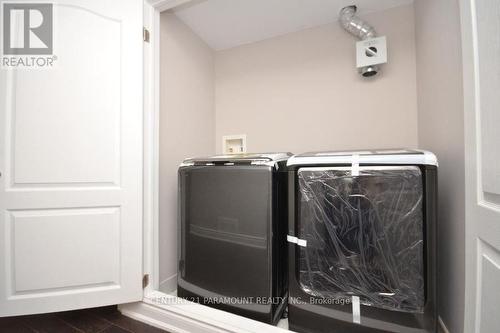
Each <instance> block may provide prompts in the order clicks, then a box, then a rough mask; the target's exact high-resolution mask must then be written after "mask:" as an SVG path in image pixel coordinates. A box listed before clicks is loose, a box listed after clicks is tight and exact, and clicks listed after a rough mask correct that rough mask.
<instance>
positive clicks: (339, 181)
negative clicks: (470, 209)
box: [297, 166, 425, 313]
mask: <svg viewBox="0 0 500 333" xmlns="http://www.w3.org/2000/svg"><path fill="white" fill-rule="evenodd" d="M298 181H299V189H300V195H299V197H298V201H299V202H298V204H299V222H298V223H299V230H298V235H297V236H298V237H299V238H300V239H304V240H306V241H307V247H300V248H299V250H298V251H299V265H298V266H299V282H300V285H301V288H302V289H303V290H304V291H305V292H306V293H308V294H310V295H312V296H316V297H322V298H333V299H342V298H343V299H350V298H351V297H352V296H359V298H360V302H361V304H363V305H369V306H374V307H379V308H384V309H389V310H395V311H404V312H417V313H421V312H423V307H424V303H425V294H424V288H425V286H424V241H423V239H424V230H423V224H424V223H423V182H422V174H421V171H420V169H419V168H418V167H416V166H385V167H384V166H380V167H359V175H358V176H356V175H352V170H351V168H350V167H330V168H301V169H300V170H299V172H298Z"/></svg>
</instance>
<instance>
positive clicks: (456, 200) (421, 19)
mask: <svg viewBox="0 0 500 333" xmlns="http://www.w3.org/2000/svg"><path fill="white" fill-rule="evenodd" d="M415 18H416V22H415V23H416V43H417V80H418V114H419V117H418V129H419V133H418V134H419V145H420V147H422V148H424V149H429V150H432V151H433V152H434V153H436V155H437V156H438V159H439V176H438V177H439V199H438V200H439V218H438V223H439V224H438V229H439V239H438V250H439V251H438V254H439V257H438V263H439V269H438V274H439V277H438V294H439V314H440V316H441V318H442V320H443V321H444V323H445V325H446V326H447V328H448V330H449V332H451V333H462V332H463V321H464V288H465V274H464V272H465V270H464V269H465V252H464V251H465V215H464V214H465V209H464V206H465V193H464V191H465V189H464V188H465V174H464V159H465V156H464V109H463V93H462V55H461V34H460V13H459V7H458V1H457V0H439V1H435V0H417V1H415Z"/></svg>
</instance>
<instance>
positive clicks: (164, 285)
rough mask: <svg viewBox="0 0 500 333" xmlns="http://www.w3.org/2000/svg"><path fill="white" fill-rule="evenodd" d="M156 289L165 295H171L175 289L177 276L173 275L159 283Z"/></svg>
mask: <svg viewBox="0 0 500 333" xmlns="http://www.w3.org/2000/svg"><path fill="white" fill-rule="evenodd" d="M158 289H159V290H160V291H161V292H164V293H166V294H168V293H171V292H172V291H174V290H175V289H177V274H174V275H172V276H170V277H168V278H166V279H165V280H163V281H161V282H160V286H159V288H158Z"/></svg>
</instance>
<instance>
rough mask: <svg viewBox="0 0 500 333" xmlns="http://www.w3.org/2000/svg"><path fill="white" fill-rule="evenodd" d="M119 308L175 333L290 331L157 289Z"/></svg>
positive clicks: (270, 332)
mask: <svg viewBox="0 0 500 333" xmlns="http://www.w3.org/2000/svg"><path fill="white" fill-rule="evenodd" d="M159 301H161V303H160V302H159ZM162 303H163V304H162ZM119 309H120V311H121V312H122V314H123V315H125V316H127V317H131V318H133V319H136V320H139V321H142V322H144V323H147V324H150V325H152V326H155V327H158V328H161V329H165V330H167V331H169V332H174V333H186V332H200V333H203V332H217V333H220V332H226V333H227V332H235V333H236V332H242V333H286V332H290V331H288V330H287V329H283V328H279V327H276V326H272V325H268V324H265V323H262V322H260V321H256V320H252V319H248V318H246V317H242V316H238V315H235V314H232V313H229V312H226V311H221V310H217V309H214V308H211V307H207V306H204V305H200V304H197V303H192V302H188V301H186V300H181V299H179V298H177V297H175V296H173V295H167V294H164V293H162V292H158V291H156V292H150V293H147V294H146V295H145V297H144V300H143V302H139V303H131V304H123V305H120V306H119Z"/></svg>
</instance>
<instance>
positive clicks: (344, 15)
mask: <svg viewBox="0 0 500 333" xmlns="http://www.w3.org/2000/svg"><path fill="white" fill-rule="evenodd" d="M356 11H357V7H356V6H347V7H344V8H342V9H341V10H340V24H341V26H342V27H343V28H344V29H345V30H346V31H348V32H349V33H350V34H352V35H354V36H355V37H357V38H358V39H360V40H365V39H370V38H375V37H377V33H376V31H375V29H374V28H373V27H372V26H371V25H369V24H368V23H366V22H365V21H363V20H362V19H360V18H359V17H357V16H356ZM378 72H379V68H378V66H375V65H373V66H366V67H362V68H361V69H360V73H361V75H363V76H364V77H369V76H374V75H376V74H377V73H378Z"/></svg>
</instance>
